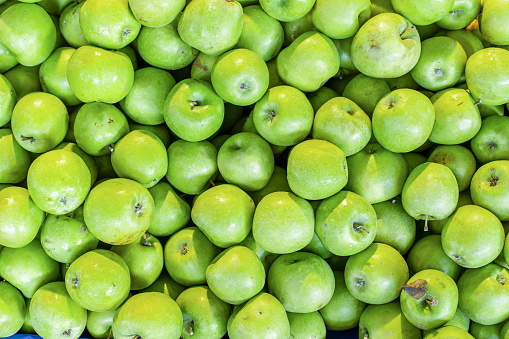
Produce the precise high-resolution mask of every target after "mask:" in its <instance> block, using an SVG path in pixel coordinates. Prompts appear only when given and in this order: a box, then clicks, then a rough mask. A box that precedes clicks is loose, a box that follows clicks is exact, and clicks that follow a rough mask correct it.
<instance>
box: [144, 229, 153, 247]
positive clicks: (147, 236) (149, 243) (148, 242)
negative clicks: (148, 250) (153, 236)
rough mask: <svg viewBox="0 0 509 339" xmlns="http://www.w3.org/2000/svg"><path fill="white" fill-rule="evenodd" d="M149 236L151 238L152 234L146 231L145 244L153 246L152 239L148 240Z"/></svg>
mask: <svg viewBox="0 0 509 339" xmlns="http://www.w3.org/2000/svg"><path fill="white" fill-rule="evenodd" d="M148 238H150V234H149V233H148V232H147V233H145V241H144V242H143V246H148V247H150V246H152V243H151V242H150V241H148Z"/></svg>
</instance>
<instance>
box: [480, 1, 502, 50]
mask: <svg viewBox="0 0 509 339" xmlns="http://www.w3.org/2000/svg"><path fill="white" fill-rule="evenodd" d="M480 20H481V23H480V25H479V26H480V28H481V32H482V35H483V37H484V38H485V39H486V40H487V41H489V42H490V43H492V44H494V45H509V33H508V31H507V29H506V28H504V27H502V26H503V25H501V23H502V22H507V20H509V6H507V3H505V2H504V1H500V0H486V1H484V2H483V4H482V15H481V16H480Z"/></svg>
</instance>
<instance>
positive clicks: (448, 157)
mask: <svg viewBox="0 0 509 339" xmlns="http://www.w3.org/2000/svg"><path fill="white" fill-rule="evenodd" d="M428 161H431V162H436V163H438V164H442V165H445V166H447V167H449V169H450V170H451V171H452V173H453V174H454V176H455V177H456V181H457V182H458V189H459V191H460V192H461V191H463V190H465V189H467V188H469V187H470V182H471V181H472V176H473V175H474V173H475V170H476V162H475V158H474V155H473V154H472V152H471V151H470V150H469V149H468V148H466V147H464V146H461V145H445V146H438V147H437V148H435V149H434V150H433V152H431V154H430V156H429V157H428Z"/></svg>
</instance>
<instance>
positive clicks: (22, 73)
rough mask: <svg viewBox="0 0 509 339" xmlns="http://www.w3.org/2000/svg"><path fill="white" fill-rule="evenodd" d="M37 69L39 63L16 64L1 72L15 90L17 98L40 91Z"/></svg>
mask: <svg viewBox="0 0 509 339" xmlns="http://www.w3.org/2000/svg"><path fill="white" fill-rule="evenodd" d="M39 69H40V65H38V66H33V67H27V66H23V65H17V66H15V67H12V68H10V69H9V70H8V71H7V72H5V73H4V74H3V75H4V76H5V78H6V79H7V80H9V82H10V83H11V85H12V87H13V88H14V90H15V91H16V97H17V99H18V100H19V99H21V98H22V97H24V96H25V95H27V94H28V93H32V92H41V91H42V86H41V81H40V80H39Z"/></svg>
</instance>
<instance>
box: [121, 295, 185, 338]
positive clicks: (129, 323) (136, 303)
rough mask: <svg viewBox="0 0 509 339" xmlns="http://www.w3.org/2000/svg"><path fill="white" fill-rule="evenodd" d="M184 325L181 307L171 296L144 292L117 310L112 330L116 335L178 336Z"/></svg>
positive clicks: (132, 336) (142, 336)
mask: <svg viewBox="0 0 509 339" xmlns="http://www.w3.org/2000/svg"><path fill="white" fill-rule="evenodd" d="M182 326H183V317H182V311H181V310H180V308H179V307H178V305H177V303H176V302H175V301H174V300H173V299H172V298H170V297H169V296H167V295H165V294H163V293H159V292H145V293H140V294H136V295H134V296H132V297H131V298H129V299H128V300H127V301H126V302H125V303H124V304H123V305H122V306H121V307H120V308H119V309H118V310H117V312H115V316H114V317H113V326H112V334H113V337H114V338H116V339H128V338H129V339H131V338H136V337H138V338H160V339H178V338H180V335H181V334H182Z"/></svg>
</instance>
